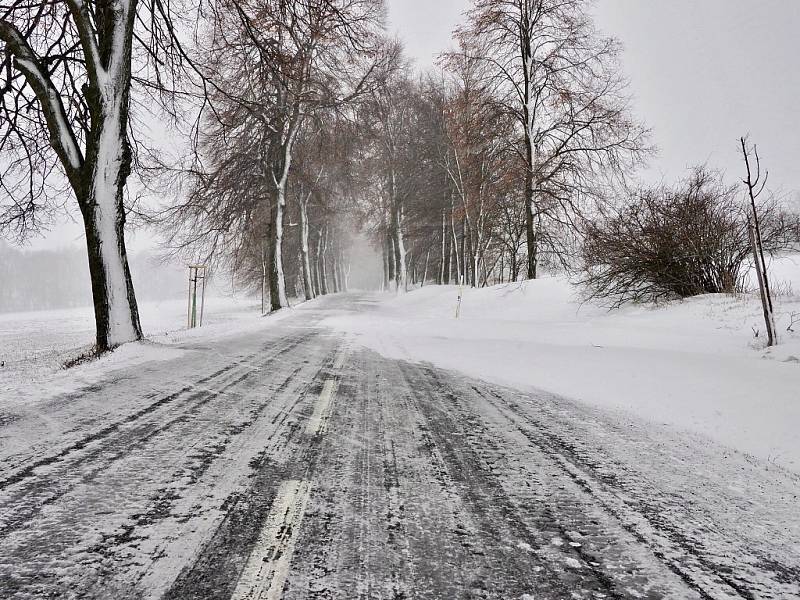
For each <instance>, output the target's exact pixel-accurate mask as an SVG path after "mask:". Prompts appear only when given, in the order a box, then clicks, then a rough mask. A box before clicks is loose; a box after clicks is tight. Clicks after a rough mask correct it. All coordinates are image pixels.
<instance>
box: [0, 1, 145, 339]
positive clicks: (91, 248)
mask: <svg viewBox="0 0 800 600" xmlns="http://www.w3.org/2000/svg"><path fill="white" fill-rule="evenodd" d="M136 10H137V2H136V0H114V1H109V2H105V3H97V4H95V3H91V4H89V3H83V2H80V1H78V0H70V1H69V2H65V3H63V5H58V4H50V3H33V4H30V3H21V2H20V3H16V4H15V5H13V6H12V7H10V8H8V9H7V10H6V11H5V12H4V14H3V17H2V18H0V41H2V42H3V44H4V45H3V46H2V52H3V58H2V66H3V68H2V72H3V73H4V76H3V77H4V79H5V80H4V81H0V88H2V89H3V91H2V92H0V97H1V98H2V112H3V118H2V119H1V120H2V121H3V124H2V125H0V129H1V130H2V138H0V139H1V140H2V141H0V149H2V150H3V151H5V150H8V151H9V152H12V153H14V152H16V156H11V157H10V161H9V162H8V163H5V164H9V165H10V166H9V168H8V171H7V173H6V176H5V177H4V178H3V186H2V188H3V191H4V192H6V193H8V194H9V195H10V196H11V197H12V199H14V203H13V204H12V208H11V209H9V210H6V211H4V212H3V213H2V216H0V225H5V226H6V227H8V226H11V225H17V226H19V224H20V223H21V222H22V223H23V227H24V223H25V219H26V218H31V217H32V214H31V213H32V211H34V210H35V206H36V204H37V201H38V200H39V199H41V198H44V197H45V196H46V194H47V191H46V189H47V187H48V186H49V185H50V183H52V182H51V181H50V179H52V177H48V176H47V175H45V176H41V177H43V178H42V179H41V180H39V181H38V182H37V181H36V178H37V176H40V175H39V174H40V173H42V172H49V171H50V170H51V169H50V168H49V167H48V164H49V162H48V161H49V160H50V159H49V157H48V152H47V151H46V150H50V149H51V150H52V152H53V153H54V154H55V156H56V157H57V160H58V164H59V166H60V169H61V171H62V172H63V174H64V175H65V176H66V180H67V181H68V183H69V186H70V188H71V189H72V192H73V194H74V195H75V198H76V199H77V201H78V206H79V207H80V211H81V215H82V217H83V224H84V230H85V232H86V245H87V252H88V261H89V272H90V276H91V284H92V297H93V301H94V311H95V324H96V350H97V352H105V351H107V350H110V349H112V348H114V347H116V346H118V345H120V344H123V343H125V342H130V341H135V340H139V339H141V338H142V329H141V326H140V323H139V314H138V310H137V304H136V297H135V294H134V290H133V283H132V281H131V274H130V269H129V266H128V258H127V253H126V250H125V206H124V196H125V186H126V183H127V180H128V176H129V175H130V172H131V162H132V156H131V145H130V142H129V139H128V131H129V123H128V115H129V103H130V93H131V52H132V43H133V37H134V24H135V23H136V19H137V13H136ZM18 75H21V78H20V77H19V76H18ZM76 86H80V87H77V88H76ZM81 88H82V89H81ZM77 89H81V92H77ZM31 111H33V112H31ZM25 113H28V114H25ZM31 115H33V118H30V116H31ZM14 137H17V138H18V139H19V140H20V143H19V144H14V143H13V142H12V138H14ZM44 140H46V143H45V141H44ZM47 145H49V148H47ZM20 149H22V150H21V151H22V153H23V154H22V155H21V156H20V154H19V152H20ZM26 169H27V170H28V171H29V172H28V173H23V174H22V178H21V180H20V179H18V180H17V182H18V183H20V184H21V183H23V182H27V183H28V184H29V185H28V187H27V190H28V192H27V193H28V195H29V197H30V203H29V204H28V205H27V206H26V207H24V208H23V209H22V210H21V212H15V210H16V209H20V207H21V206H23V205H22V203H20V202H19V200H18V199H16V198H14V196H15V194H17V193H19V191H20V190H21V189H22V187H21V186H20V185H17V186H13V184H12V186H9V185H8V183H7V182H8V181H9V180H12V181H13V180H14V176H15V175H17V176H19V175H20V173H21V172H22V171H25V170H26ZM8 175H11V177H8Z"/></svg>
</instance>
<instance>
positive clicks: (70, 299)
mask: <svg viewBox="0 0 800 600" xmlns="http://www.w3.org/2000/svg"><path fill="white" fill-rule="evenodd" d="M130 265H131V271H132V273H133V281H134V285H135V287H136V295H137V297H138V298H139V299H140V300H142V301H148V300H166V299H170V298H180V297H182V296H183V295H184V294H185V293H186V291H185V289H184V288H185V281H184V280H185V279H186V277H185V275H184V271H183V269H182V268H181V267H180V266H177V265H172V264H163V263H161V262H159V261H158V260H157V259H156V257H155V256H154V255H152V254H150V253H146V252H145V253H139V254H135V255H133V256H131V257H130ZM91 304H92V295H91V285H90V281H89V267H88V264H87V258H86V251H85V250H83V249H80V248H69V249H61V250H37V251H29V250H24V249H19V248H15V247H13V246H9V245H7V244H3V243H2V242H0V312H20V311H30V310H47V309H55V308H72V307H78V306H91Z"/></svg>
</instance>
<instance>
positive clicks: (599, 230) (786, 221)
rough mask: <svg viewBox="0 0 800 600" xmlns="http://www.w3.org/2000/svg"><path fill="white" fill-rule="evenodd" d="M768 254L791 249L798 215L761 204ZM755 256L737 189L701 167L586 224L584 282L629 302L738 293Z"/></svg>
mask: <svg viewBox="0 0 800 600" xmlns="http://www.w3.org/2000/svg"><path fill="white" fill-rule="evenodd" d="M759 211H760V214H761V215H763V216H762V217H761V218H762V219H763V223H762V229H763V231H762V234H763V238H764V251H765V252H767V253H768V254H774V253H776V252H779V251H781V250H786V249H788V248H790V247H791V244H792V240H793V238H795V237H796V235H797V231H798V221H797V217H796V216H793V215H790V214H789V213H787V212H786V211H785V210H783V209H782V208H781V206H780V205H779V204H778V203H777V201H775V200H774V199H770V200H767V201H765V202H763V203H762V206H761V207H760V208H759ZM750 253H751V248H750V242H749V238H748V232H747V218H746V213H745V211H744V210H743V205H742V202H741V198H740V197H739V195H738V193H737V188H736V187H734V186H728V185H726V184H725V183H724V182H723V181H722V177H721V175H720V174H719V173H716V172H713V171H709V170H707V169H705V168H696V169H694V170H693V171H692V173H691V175H690V176H689V177H687V178H686V179H685V180H683V181H681V182H679V183H678V184H677V185H676V186H674V187H671V188H670V187H665V186H660V187H655V188H642V189H639V190H638V191H637V192H636V193H635V194H634V195H633V197H632V198H631V199H630V200H629V201H628V202H627V203H626V205H625V206H624V207H623V208H621V209H619V210H617V211H616V212H615V213H614V214H610V215H609V214H607V215H605V216H604V217H603V218H601V219H599V220H597V221H595V222H594V223H592V224H590V225H589V226H588V230H587V235H586V239H585V242H584V248H583V259H584V268H585V274H584V277H583V279H582V283H583V284H585V285H586V287H587V289H588V291H589V295H590V297H593V298H604V299H607V300H609V301H611V303H612V304H613V305H615V306H618V305H620V304H623V303H625V302H630V301H634V302H638V301H658V300H667V299H673V298H686V297H690V296H696V295H699V294H707V293H721V292H728V293H730V292H734V291H736V290H737V289H739V288H740V286H741V284H742V275H743V273H744V266H745V264H746V262H747V261H748V259H749V257H750Z"/></svg>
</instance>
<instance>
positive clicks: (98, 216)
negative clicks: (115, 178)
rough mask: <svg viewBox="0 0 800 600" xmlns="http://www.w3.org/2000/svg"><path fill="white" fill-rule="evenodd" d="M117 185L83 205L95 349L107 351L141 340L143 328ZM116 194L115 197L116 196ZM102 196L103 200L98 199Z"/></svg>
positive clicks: (123, 213) (121, 188) (123, 210)
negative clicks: (127, 249) (114, 189)
mask: <svg viewBox="0 0 800 600" xmlns="http://www.w3.org/2000/svg"><path fill="white" fill-rule="evenodd" d="M123 188H124V184H122V183H121V184H120V185H119V186H118V189H117V191H116V193H114V192H113V191H111V190H107V191H111V193H112V194H113V195H112V196H111V197H110V198H109V197H108V196H107V195H106V196H103V195H102V194H98V195H96V196H95V198H96V200H90V201H88V202H85V203H82V209H83V211H82V212H83V214H84V231H85V232H86V249H87V254H88V260H89V275H90V277H91V282H92V301H93V304H94V319H95V327H96V337H95V340H96V350H97V352H106V351H108V350H111V349H113V348H115V347H116V346H119V345H120V344H124V343H126V342H132V341H136V340H140V339H142V327H141V324H140V322H139V311H138V307H137V304H136V296H135V293H134V290H133V280H132V279H131V272H130V268H129V265H128V256H127V252H126V249H125V209H124V207H123V205H122V198H121V197H122V190H123ZM117 194H118V195H117ZM101 197H102V200H101V199H100V198H101Z"/></svg>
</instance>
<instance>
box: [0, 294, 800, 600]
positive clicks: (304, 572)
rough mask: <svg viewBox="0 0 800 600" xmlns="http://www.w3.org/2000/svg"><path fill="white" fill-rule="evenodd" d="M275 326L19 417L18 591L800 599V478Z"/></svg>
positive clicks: (11, 429)
mask: <svg viewBox="0 0 800 600" xmlns="http://www.w3.org/2000/svg"><path fill="white" fill-rule="evenodd" d="M372 303H373V298H372V297H370V296H356V295H350V296H336V297H330V298H325V299H323V300H320V301H318V302H316V303H314V304H313V305H312V306H311V307H308V308H305V309H304V310H300V311H296V313H295V314H293V315H291V316H290V317H288V318H284V319H282V320H280V321H277V322H276V323H275V324H274V326H273V327H270V328H259V329H258V330H257V331H256V332H252V333H244V334H241V335H236V336H230V337H227V338H225V337H223V338H219V339H215V340H214V341H213V343H210V342H209V341H208V340H203V339H198V340H194V341H187V342H186V343H184V344H183V345H182V346H181V348H182V349H183V350H185V351H184V352H181V353H176V355H175V357H174V358H172V359H170V360H161V361H154V362H149V363H145V364H139V365H136V366H132V367H127V368H124V369H122V370H117V371H115V372H114V373H113V375H112V376H110V377H109V378H108V379H106V380H105V381H102V382H100V383H96V384H92V385H91V386H88V387H84V388H82V389H80V390H79V391H76V392H70V393H64V394H61V395H60V396H57V397H54V398H52V399H50V400H47V401H44V402H40V403H37V404H36V405H35V406H30V405H25V404H11V405H9V406H8V407H7V408H5V409H4V411H3V412H2V414H0V468H2V473H1V474H0V597H2V598H20V599H22V598H25V599H33V598H51V597H53V598H109V599H111V598H113V599H124V598H174V599H178V598H201V599H204V600H206V599H209V600H210V599H214V598H219V599H225V600H228V599H230V598H237V599H238V598H262V599H278V598H287V599H300V598H337V599H338V598H341V599H351V598H353V599H354V598H365V599H373V598H393V599H399V598H431V599H433V598H437V599H439V598H441V599H448V600H449V599H451V598H495V599H502V600H510V599H536V600H542V599H560V598H679V599H689V598H795V597H798V596H799V595H800V584H799V583H798V582H800V479H798V477H797V476H796V475H795V474H793V473H791V472H788V471H784V470H781V469H779V468H771V467H770V465H768V464H766V463H761V462H758V461H756V460H755V459H749V458H747V457H745V456H743V455H741V454H738V453H735V452H730V451H728V450H727V449H726V448H724V447H722V446H718V445H716V444H714V443H711V442H709V440H707V439H703V440H699V439H698V438H696V437H693V436H692V435H690V434H679V433H676V432H675V431H674V430H673V429H667V428H665V427H660V426H657V425H654V424H650V423H645V422H644V421H638V420H635V419H634V418H633V417H631V418H624V417H621V416H620V415H619V414H618V413H614V414H613V415H612V414H611V413H607V412H604V411H603V410H601V409H599V408H591V407H588V406H584V405H582V404H579V403H576V402H572V401H570V400H566V399H562V398H559V397H556V396H553V395H550V394H547V393H543V392H542V393H531V392H520V391H515V390H510V389H506V388H502V387H500V386H497V385H493V384H488V383H484V382H482V381H478V380H471V379H468V378H466V377H465V376H463V375H460V374H457V373H454V372H449V371H444V370H440V369H436V368H434V367H432V366H430V365H427V364H417V363H411V362H406V361H402V360H396V359H388V358H384V357H381V356H380V355H378V354H376V353H375V352H372V351H370V350H367V349H365V348H361V347H359V346H358V344H357V342H356V340H355V339H354V338H352V337H350V336H349V335H348V334H347V333H343V332H339V331H336V330H333V329H330V328H327V327H324V326H322V325H321V324H320V323H321V321H322V320H323V319H324V318H327V317H330V316H331V315H332V314H334V315H335V314H338V315H340V316H348V315H349V316H352V315H358V314H362V313H369V312H370V311H371V310H372Z"/></svg>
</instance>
